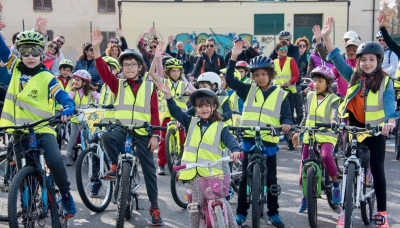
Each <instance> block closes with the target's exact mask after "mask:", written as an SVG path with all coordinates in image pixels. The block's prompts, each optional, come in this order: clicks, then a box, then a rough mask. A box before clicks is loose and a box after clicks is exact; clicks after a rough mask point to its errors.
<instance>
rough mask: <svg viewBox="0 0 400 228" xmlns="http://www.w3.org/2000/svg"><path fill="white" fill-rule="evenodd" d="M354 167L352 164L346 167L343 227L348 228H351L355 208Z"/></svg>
mask: <svg viewBox="0 0 400 228" xmlns="http://www.w3.org/2000/svg"><path fill="white" fill-rule="evenodd" d="M355 174H356V165H355V164H354V163H350V164H349V165H348V167H347V180H346V189H345V191H346V193H345V194H346V195H345V197H346V198H345V202H344V210H345V215H344V216H345V221H344V227H345V228H350V227H352V226H353V224H352V223H353V217H354V213H353V212H354V208H355V205H356V204H355V200H356V199H355V188H354V186H355V185H356V182H357V180H356V177H355Z"/></svg>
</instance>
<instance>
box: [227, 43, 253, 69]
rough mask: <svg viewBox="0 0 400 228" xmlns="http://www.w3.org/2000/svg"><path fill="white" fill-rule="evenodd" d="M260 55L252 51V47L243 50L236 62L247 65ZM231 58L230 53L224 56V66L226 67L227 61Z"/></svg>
mask: <svg viewBox="0 0 400 228" xmlns="http://www.w3.org/2000/svg"><path fill="white" fill-rule="evenodd" d="M259 55H260V53H258V52H257V51H256V50H254V48H253V47H249V48H245V49H244V50H243V52H242V53H240V55H239V56H238V57H237V60H236V61H245V62H247V63H250V60H251V59H252V58H255V57H256V56H259ZM231 56H232V51H229V52H228V53H226V55H225V64H226V65H228V62H229V60H230V59H231Z"/></svg>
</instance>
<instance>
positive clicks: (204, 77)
mask: <svg viewBox="0 0 400 228" xmlns="http://www.w3.org/2000/svg"><path fill="white" fill-rule="evenodd" d="M197 82H209V83H211V85H214V84H215V83H217V88H220V87H221V84H222V83H221V78H220V77H219V75H218V74H216V73H214V72H205V73H202V74H200V76H199V77H198V78H197Z"/></svg>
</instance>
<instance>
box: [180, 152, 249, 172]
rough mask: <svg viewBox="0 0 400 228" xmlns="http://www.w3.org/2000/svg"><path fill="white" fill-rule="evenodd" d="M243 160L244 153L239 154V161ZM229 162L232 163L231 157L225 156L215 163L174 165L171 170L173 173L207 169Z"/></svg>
mask: <svg viewBox="0 0 400 228" xmlns="http://www.w3.org/2000/svg"><path fill="white" fill-rule="evenodd" d="M243 159H244V153H240V160H243ZM231 161H233V160H232V159H231V157H230V156H226V157H223V158H221V159H219V160H218V161H215V162H212V163H202V164H199V163H191V164H182V165H176V166H174V167H173V168H172V169H173V170H174V172H178V171H179V170H182V169H194V168H196V167H201V168H208V167H211V166H214V165H216V164H218V163H220V162H231Z"/></svg>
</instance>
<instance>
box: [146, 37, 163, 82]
mask: <svg viewBox="0 0 400 228" xmlns="http://www.w3.org/2000/svg"><path fill="white" fill-rule="evenodd" d="M163 50H164V41H160V42H159V43H158V45H157V48H156V52H155V53H154V59H153V62H152V63H151V66H150V71H149V74H150V76H151V77H152V78H153V80H154V81H155V82H159V81H160V77H159V76H158V75H157V73H156V65H157V63H158V61H159V59H161V58H162V54H163V52H164V51H163Z"/></svg>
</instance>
